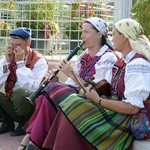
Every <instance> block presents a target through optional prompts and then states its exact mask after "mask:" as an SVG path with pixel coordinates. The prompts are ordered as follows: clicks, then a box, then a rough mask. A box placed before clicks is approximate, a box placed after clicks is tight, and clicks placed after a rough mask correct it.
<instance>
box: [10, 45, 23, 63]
mask: <svg viewBox="0 0 150 150" xmlns="http://www.w3.org/2000/svg"><path fill="white" fill-rule="evenodd" d="M13 52H14V55H15V61H16V62H17V61H21V60H24V58H25V51H24V50H23V49H22V48H21V47H20V46H17V47H16V48H15V49H14V51H13Z"/></svg>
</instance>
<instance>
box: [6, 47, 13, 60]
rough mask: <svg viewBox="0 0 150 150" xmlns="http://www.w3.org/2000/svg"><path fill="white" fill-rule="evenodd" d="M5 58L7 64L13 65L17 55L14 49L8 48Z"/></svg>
mask: <svg viewBox="0 0 150 150" xmlns="http://www.w3.org/2000/svg"><path fill="white" fill-rule="evenodd" d="M5 58H6V60H7V62H9V63H11V62H13V61H14V59H15V55H14V53H13V48H12V47H10V46H9V47H7V49H6V52H5Z"/></svg>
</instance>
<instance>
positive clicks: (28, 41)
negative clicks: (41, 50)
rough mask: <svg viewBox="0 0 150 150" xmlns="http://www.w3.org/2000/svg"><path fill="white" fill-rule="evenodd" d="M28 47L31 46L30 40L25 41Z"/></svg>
mask: <svg viewBox="0 0 150 150" xmlns="http://www.w3.org/2000/svg"><path fill="white" fill-rule="evenodd" d="M30 45H31V40H30V39H29V40H27V46H29V47H30Z"/></svg>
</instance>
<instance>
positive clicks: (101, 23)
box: [85, 17, 112, 47]
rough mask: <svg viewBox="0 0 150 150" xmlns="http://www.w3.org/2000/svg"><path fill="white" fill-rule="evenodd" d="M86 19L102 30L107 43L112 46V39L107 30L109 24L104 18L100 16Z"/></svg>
mask: <svg viewBox="0 0 150 150" xmlns="http://www.w3.org/2000/svg"><path fill="white" fill-rule="evenodd" d="M85 21H87V22H89V23H91V24H92V25H93V26H94V27H95V28H96V29H97V30H98V31H99V32H101V33H102V34H103V36H104V38H105V39H106V42H107V44H108V45H109V46H110V47H112V43H111V41H110V39H109V38H108V30H107V24H106V22H105V21H104V20H102V19H101V18H98V17H90V18H88V19H86V20H85Z"/></svg>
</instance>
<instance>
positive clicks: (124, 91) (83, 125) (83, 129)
mask: <svg viewBox="0 0 150 150" xmlns="http://www.w3.org/2000/svg"><path fill="white" fill-rule="evenodd" d="M112 41H113V44H114V47H115V49H116V50H117V51H119V52H121V53H122V55H123V58H122V59H121V60H119V61H117V62H116V63H115V65H114V67H113V68H112V70H111V71H110V72H108V74H107V76H106V79H107V80H108V81H109V83H111V86H112V96H117V97H118V100H112V99H108V98H102V97H100V96H99V94H98V93H97V92H96V91H95V90H94V89H93V88H92V87H91V86H88V87H85V89H86V92H85V93H84V92H83V91H82V90H81V93H82V94H72V95H70V96H69V97H68V98H67V99H66V100H64V101H63V102H62V103H61V104H60V108H61V111H59V113H57V115H56V117H55V120H54V122H53V125H52V127H51V130H50V131H49V133H48V136H47V139H46V140H45V143H44V145H43V147H45V148H48V149H53V150H58V149H65V150H70V149H72V150H94V149H99V150H106V149H107V150H125V149H128V148H130V146H131V144H132V141H133V134H132V132H131V129H130V125H131V118H132V116H133V115H135V114H137V113H138V112H139V110H141V109H142V108H144V107H145V105H144V102H145V101H146V100H147V99H148V98H149V96H150V62H149V60H150V42H149V41H148V39H147V38H146V37H145V36H144V35H143V29H142V27H141V26H140V24H139V23H138V22H136V21H134V20H132V19H124V20H121V21H119V22H117V23H116V24H115V27H114V30H113V38H112ZM83 95H85V96H83Z"/></svg>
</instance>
